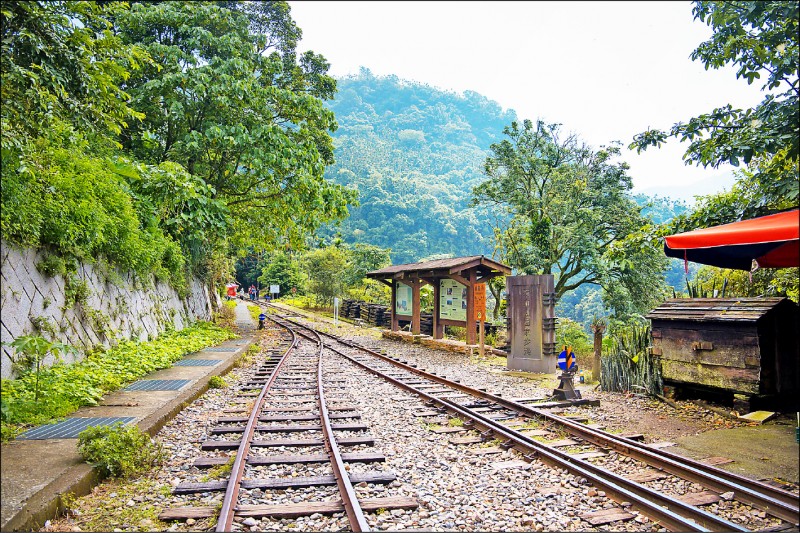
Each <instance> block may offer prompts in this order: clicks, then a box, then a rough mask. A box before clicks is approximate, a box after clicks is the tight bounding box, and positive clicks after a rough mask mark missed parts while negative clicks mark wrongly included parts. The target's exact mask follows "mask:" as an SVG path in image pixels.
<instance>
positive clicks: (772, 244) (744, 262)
mask: <svg viewBox="0 0 800 533" xmlns="http://www.w3.org/2000/svg"><path fill="white" fill-rule="evenodd" d="M798 239H800V210H798V209H793V210H791V211H786V212H784V213H777V214H775V215H768V216H764V217H758V218H754V219H751V220H742V221H741V222H733V223H731V224H723V225H722V226H714V227H711V228H704V229H698V230H694V231H688V232H686V233H678V234H677V235H670V236H668V237H665V238H664V253H666V254H667V255H668V256H669V257H677V258H679V259H685V260H687V261H692V262H695V263H703V264H705V265H712V266H717V267H721V268H735V269H739V270H751V269H752V265H753V261H755V262H756V265H757V266H758V267H759V268H786V267H796V266H800V240H798Z"/></svg>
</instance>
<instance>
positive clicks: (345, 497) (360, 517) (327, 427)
mask: <svg viewBox="0 0 800 533" xmlns="http://www.w3.org/2000/svg"><path fill="white" fill-rule="evenodd" d="M290 331H292V330H290ZM311 331H312V332H313V333H314V334H315V335H316V337H317V339H316V340H315V339H312V338H311V337H308V336H306V335H304V334H303V333H301V332H298V333H299V334H300V335H301V336H303V337H306V338H307V339H309V340H310V341H312V342H316V343H317V345H318V346H319V362H318V363H317V395H318V396H317V406H318V407H319V417H320V421H321V426H322V434H323V440H324V442H325V449H326V450H327V452H328V456H329V457H330V459H331V466H332V467H333V474H334V476H336V485H337V486H338V487H339V493H340V495H341V497H342V504H344V508H345V512H346V513H347V519H348V520H349V522H350V528H351V529H352V530H353V531H354V532H359V531H369V530H370V529H369V524H367V519H366V517H365V516H364V511H363V510H362V509H361V505H360V504H359V503H358V497H357V496H356V491H355V489H354V488H353V484H352V483H351V482H350V475H349V474H348V473H347V470H345V467H344V461H343V460H342V454H341V453H340V452H339V446H338V445H337V444H336V437H335V436H334V434H333V428H331V420H330V417H329V416H328V406H327V404H326V402H325V392H324V391H323V387H322V351H323V349H324V348H325V344H324V343H323V342H322V337H321V336H320V335H319V333H318V332H317V331H315V330H311Z"/></svg>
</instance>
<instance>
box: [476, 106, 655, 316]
mask: <svg viewBox="0 0 800 533" xmlns="http://www.w3.org/2000/svg"><path fill="white" fill-rule="evenodd" d="M504 134H505V135H506V137H507V138H506V139H504V140H503V141H502V142H500V143H495V144H492V146H491V153H490V155H489V156H488V157H487V158H486V162H485V165H484V174H485V175H486V177H487V178H488V179H487V180H486V181H484V182H483V183H481V184H480V185H478V186H477V187H475V189H474V200H473V201H474V203H476V204H487V205H489V206H491V207H492V208H493V209H495V210H505V211H506V212H507V213H508V215H509V219H510V222H509V223H508V224H507V225H505V226H498V227H497V228H496V235H497V237H498V240H499V242H500V244H501V246H502V249H503V252H504V259H505V260H506V262H507V263H508V264H509V265H511V266H512V267H514V268H516V269H517V270H518V271H519V272H520V273H524V274H554V275H555V282H556V284H555V292H556V297H557V298H560V297H561V296H562V295H563V294H565V293H566V292H568V291H571V290H574V289H577V288H578V287H581V286H582V285H586V284H597V285H600V286H602V287H603V288H604V290H605V294H606V298H607V300H608V302H609V305H610V306H611V307H613V308H614V309H615V310H616V311H617V312H618V313H622V314H624V313H628V312H632V311H635V310H643V309H645V308H647V307H648V306H649V305H650V304H651V303H652V302H653V299H654V298H658V296H659V295H660V290H659V289H660V288H663V271H664V269H665V267H666V258H665V257H664V256H663V253H662V252H661V251H660V250H658V249H656V248H654V247H646V246H642V247H639V248H625V249H623V248H622V243H623V239H624V238H625V237H626V236H627V235H628V234H629V233H630V232H632V231H634V230H635V229H638V228H639V227H641V225H642V224H644V223H646V222H648V220H649V219H647V218H645V217H644V216H642V215H641V213H640V208H639V207H638V206H637V205H636V203H635V202H634V201H633V199H632V198H631V197H630V196H629V195H628V191H629V190H630V189H631V187H632V185H631V181H630V178H629V177H628V175H627V173H626V171H627V168H628V167H627V164H625V163H616V162H614V161H613V159H614V158H615V157H616V156H618V155H619V147H617V146H610V147H603V148H601V149H600V150H598V151H594V150H593V149H591V147H589V146H587V145H585V144H583V143H582V142H580V140H579V139H578V138H577V136H576V135H568V136H566V137H565V138H564V137H562V136H561V133H560V127H559V125H558V124H545V123H544V122H543V121H541V120H539V121H537V122H536V123H535V124H534V123H533V122H532V121H530V120H525V121H523V122H522V124H519V123H517V122H516V121H515V122H512V123H511V125H510V126H507V127H506V128H505V129H504Z"/></svg>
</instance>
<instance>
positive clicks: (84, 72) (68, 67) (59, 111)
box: [0, 0, 149, 166]
mask: <svg viewBox="0 0 800 533" xmlns="http://www.w3.org/2000/svg"><path fill="white" fill-rule="evenodd" d="M123 10H124V5H123V4H122V3H120V2H102V3H100V2H43V1H36V2H27V1H26V2H23V1H18V0H9V1H4V2H3V4H2V6H1V7H0V33H1V34H2V39H3V40H2V57H1V59H0V68H2V74H3V83H2V93H1V94H2V101H3V106H2V139H3V148H4V149H6V150H9V149H11V148H12V147H13V148H15V149H17V150H18V149H20V148H21V147H22V146H23V145H24V144H25V140H26V139H27V138H32V137H37V136H39V135H40V134H41V133H42V132H45V131H47V130H48V129H49V128H50V127H51V126H52V124H53V121H55V120H63V121H65V122H67V123H70V124H72V125H73V126H75V127H76V128H77V129H78V130H81V131H85V132H89V131H99V132H102V133H107V132H115V133H119V132H120V130H121V128H123V127H125V126H126V125H127V123H128V121H129V120H130V119H132V118H136V119H138V118H142V117H143V115H142V114H141V113H139V112H136V111H134V110H133V109H132V108H131V107H130V106H129V105H128V102H129V95H128V94H127V93H126V92H125V91H124V90H123V89H122V87H121V83H122V82H124V81H125V80H126V79H127V78H128V76H129V75H130V73H131V71H133V70H135V69H138V68H139V67H140V66H141V65H142V64H146V63H147V62H148V61H149V58H148V56H147V54H146V53H145V52H144V51H143V50H141V49H140V48H138V47H136V46H131V45H127V44H123V43H122V40H121V39H120V37H119V36H118V35H116V34H115V33H114V32H113V31H112V27H111V21H110V19H111V18H113V17H114V16H115V15H117V14H119V13H120V12H122V11H123ZM4 163H6V161H4ZM4 166H5V165H4Z"/></svg>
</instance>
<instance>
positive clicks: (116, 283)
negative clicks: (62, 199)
mask: <svg viewBox="0 0 800 533" xmlns="http://www.w3.org/2000/svg"><path fill="white" fill-rule="evenodd" d="M43 258H44V256H43V254H42V253H41V252H40V251H38V250H35V249H30V248H18V247H16V246H13V245H9V244H8V243H6V242H4V241H2V242H0V261H1V262H0V267H1V268H0V275H2V279H0V281H2V286H0V305H2V307H0V309H1V310H2V313H0V341H2V342H10V341H12V340H14V339H15V338H17V337H19V336H22V335H27V334H39V335H41V336H43V337H45V338H46V339H48V340H57V341H59V342H63V343H66V344H70V345H72V346H74V347H76V348H77V349H78V350H80V351H81V353H82V354H81V355H80V356H78V358H81V357H83V354H84V353H85V352H86V351H88V350H90V349H91V348H93V347H94V346H97V345H99V344H103V345H105V346H110V345H111V344H113V343H114V342H115V341H118V340H126V339H138V340H141V341H146V340H148V339H152V338H155V337H157V336H158V335H159V334H160V333H161V332H163V331H164V330H165V328H166V327H167V326H168V324H170V323H171V324H172V325H173V326H174V327H175V329H176V330H180V329H183V328H184V327H186V326H187V325H189V324H191V323H192V322H194V321H196V320H209V319H210V318H211V311H212V298H213V302H214V305H215V306H218V305H219V298H218V297H215V296H216V295H209V291H208V288H207V287H206V286H205V285H204V284H202V283H200V282H199V281H198V280H192V281H191V282H190V284H189V290H188V295H187V296H186V297H185V298H183V299H182V298H180V296H179V295H178V293H177V292H176V291H175V289H173V288H172V287H170V286H169V285H168V284H166V283H162V282H156V281H155V280H154V278H152V276H151V278H150V279H148V280H140V279H137V278H136V277H135V276H133V275H131V274H123V273H120V272H119V271H114V272H108V271H107V270H106V269H104V268H102V267H98V266H97V265H89V264H82V265H79V267H78V269H77V272H76V273H75V274H74V275H73V276H74V279H75V280H77V282H78V283H79V284H84V283H85V287H86V288H87V289H88V297H87V298H86V299H85V301H84V302H77V303H67V299H68V293H67V291H66V290H65V289H66V287H67V280H66V279H65V278H64V277H63V276H61V275H55V276H54V277H49V276H46V275H44V274H42V273H41V272H39V270H38V269H37V267H36V265H37V263H39V262H40V261H41V260H42V259H43ZM0 349H1V350H2V353H0V358H1V359H2V377H3V378H8V377H12V368H11V355H12V354H13V348H10V347H9V346H6V345H3V346H2V347H1V348H0ZM73 360H75V358H74V357H70V358H67V361H69V362H72V361H73ZM46 363H52V361H46Z"/></svg>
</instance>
